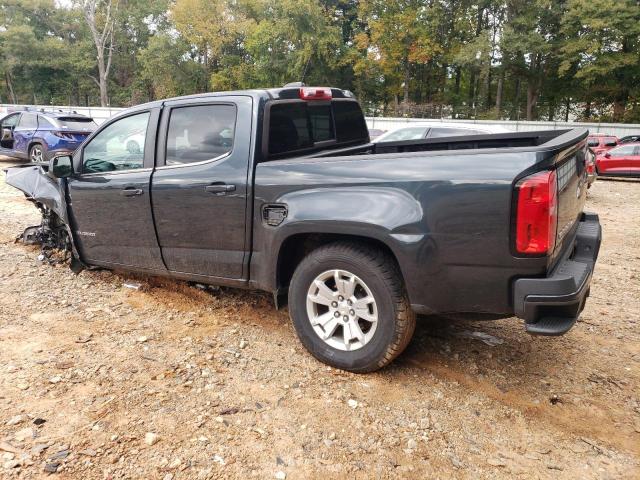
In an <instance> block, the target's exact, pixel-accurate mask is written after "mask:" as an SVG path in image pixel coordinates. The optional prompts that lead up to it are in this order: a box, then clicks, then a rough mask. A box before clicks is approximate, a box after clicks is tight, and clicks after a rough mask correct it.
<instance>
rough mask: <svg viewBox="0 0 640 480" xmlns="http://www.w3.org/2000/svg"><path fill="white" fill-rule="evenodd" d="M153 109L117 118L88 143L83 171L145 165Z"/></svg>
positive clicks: (83, 159) (102, 170)
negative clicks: (148, 130)
mask: <svg viewBox="0 0 640 480" xmlns="http://www.w3.org/2000/svg"><path fill="white" fill-rule="evenodd" d="M148 123H149V112H144V113H138V114H136V115H131V116H129V117H125V118H122V119H120V120H117V121H115V122H114V123H112V124H111V125H109V126H108V127H106V128H105V129H104V130H102V131H101V132H100V133H98V134H97V135H96V136H95V137H93V139H92V140H91V141H90V142H89V143H88V144H87V146H85V147H84V153H83V157H82V171H83V173H97V172H113V171H117V170H131V169H135V168H142V167H143V159H144V144H145V140H146V137H147V125H148Z"/></svg>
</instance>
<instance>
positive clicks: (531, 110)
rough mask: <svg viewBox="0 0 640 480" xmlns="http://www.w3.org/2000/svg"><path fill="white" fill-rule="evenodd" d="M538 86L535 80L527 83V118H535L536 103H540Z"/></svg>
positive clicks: (529, 119)
mask: <svg viewBox="0 0 640 480" xmlns="http://www.w3.org/2000/svg"><path fill="white" fill-rule="evenodd" d="M538 95H539V92H538V86H537V85H536V84H535V81H531V80H530V81H529V83H528V84H527V120H528V121H531V120H534V116H535V109H536V104H537V103H538Z"/></svg>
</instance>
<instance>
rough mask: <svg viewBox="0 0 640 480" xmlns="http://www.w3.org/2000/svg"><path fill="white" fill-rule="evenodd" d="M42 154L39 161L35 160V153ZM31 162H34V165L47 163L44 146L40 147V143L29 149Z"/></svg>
mask: <svg viewBox="0 0 640 480" xmlns="http://www.w3.org/2000/svg"><path fill="white" fill-rule="evenodd" d="M36 151H37V152H40V155H39V158H40V159H39V160H37V159H35V158H34V156H35V153H36ZM29 161H30V162H34V163H44V162H46V158H45V153H44V148H42V145H40V144H39V143H34V144H33V145H31V146H30V147H29Z"/></svg>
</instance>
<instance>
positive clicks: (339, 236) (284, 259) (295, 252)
mask: <svg viewBox="0 0 640 480" xmlns="http://www.w3.org/2000/svg"><path fill="white" fill-rule="evenodd" d="M344 241H346V242H352V243H360V244H363V245H368V246H373V247H375V248H378V249H380V250H381V251H383V252H384V253H386V254H387V255H389V256H390V258H392V259H393V261H394V262H395V263H396V264H398V265H399V263H398V258H397V257H396V255H395V253H394V252H393V250H392V249H391V247H390V246H389V245H387V244H386V243H385V242H383V241H382V240H381V239H379V238H375V237H371V236H363V235H357V234H350V233H341V232H336V233H313V232H305V233H295V234H292V235H290V236H288V237H287V238H285V239H284V241H283V242H282V243H281V244H280V248H279V249H278V255H277V259H276V264H275V269H274V272H275V285H276V289H277V292H279V293H280V294H286V292H287V290H288V288H289V282H290V281H291V277H292V276H293V272H294V271H295V269H296V267H297V266H298V265H299V264H300V262H301V261H302V259H303V258H304V257H305V256H307V255H308V254H309V253H311V252H312V251H313V250H315V249H317V248H319V247H321V246H324V245H327V244H330V243H336V242H344Z"/></svg>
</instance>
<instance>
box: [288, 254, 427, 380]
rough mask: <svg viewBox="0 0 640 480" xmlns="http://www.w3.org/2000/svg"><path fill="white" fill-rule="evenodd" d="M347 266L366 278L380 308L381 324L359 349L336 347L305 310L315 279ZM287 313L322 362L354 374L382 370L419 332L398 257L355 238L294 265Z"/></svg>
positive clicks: (308, 348)
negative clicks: (313, 325)
mask: <svg viewBox="0 0 640 480" xmlns="http://www.w3.org/2000/svg"><path fill="white" fill-rule="evenodd" d="M333 269H340V270H346V271H348V272H350V273H352V274H354V275H356V276H357V277H359V278H360V279H363V280H364V281H365V283H366V284H367V286H368V288H369V289H370V290H371V293H372V295H373V297H374V298H375V302H376V305H377V309H378V322H377V328H376V330H375V332H374V333H373V336H372V337H371V340H369V341H368V343H366V344H364V345H363V346H361V347H360V348H358V349H357V350H352V351H344V350H340V349H338V348H334V347H332V346H330V345H328V344H327V343H325V341H324V340H322V339H321V338H320V337H319V336H318V334H316V332H315V330H314V328H313V327H312V325H311V322H310V319H309V316H308V314H307V307H306V305H307V303H306V302H307V293H308V291H309V288H310V286H311V284H312V282H313V281H314V280H315V279H316V277H317V276H318V275H320V274H322V273H323V272H326V271H327V270H333ZM289 314H290V316H291V320H292V321H293V325H294V327H295V329H296V333H297V334H298V337H299V338H300V341H301V342H302V344H303V345H304V346H305V348H306V349H307V350H309V352H310V353H311V354H312V355H313V356H314V357H315V358H317V359H318V360H320V361H321V362H323V363H326V364H328V365H331V366H332V367H335V368H339V369H342V370H348V371H350V372H355V373H366V372H372V371H374V370H378V369H380V368H382V367H384V366H385V365H387V364H389V363H390V362H391V361H393V359H394V358H396V357H397V356H398V355H399V354H400V353H401V352H402V351H403V350H404V349H405V348H406V346H407V345H408V344H409V341H410V340H411V337H412V335H413V331H414V330H415V318H416V317H415V313H414V312H413V311H412V310H411V307H410V304H409V299H408V297H407V294H406V291H405V288H404V283H403V281H402V276H401V274H400V271H399V268H398V265H397V264H396V262H395V260H394V259H393V258H392V257H390V256H389V255H388V254H386V253H385V252H384V251H382V250H380V249H378V248H375V247H371V246H368V245H365V244H359V243H355V242H336V243H332V244H329V245H325V246H322V247H319V248H317V249H316V250H314V251H313V252H311V253H310V254H309V255H307V256H306V257H305V258H304V259H303V260H302V261H301V262H300V264H299V265H298V267H297V268H296V270H295V272H294V274H293V277H292V279H291V285H290V288H289Z"/></svg>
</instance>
